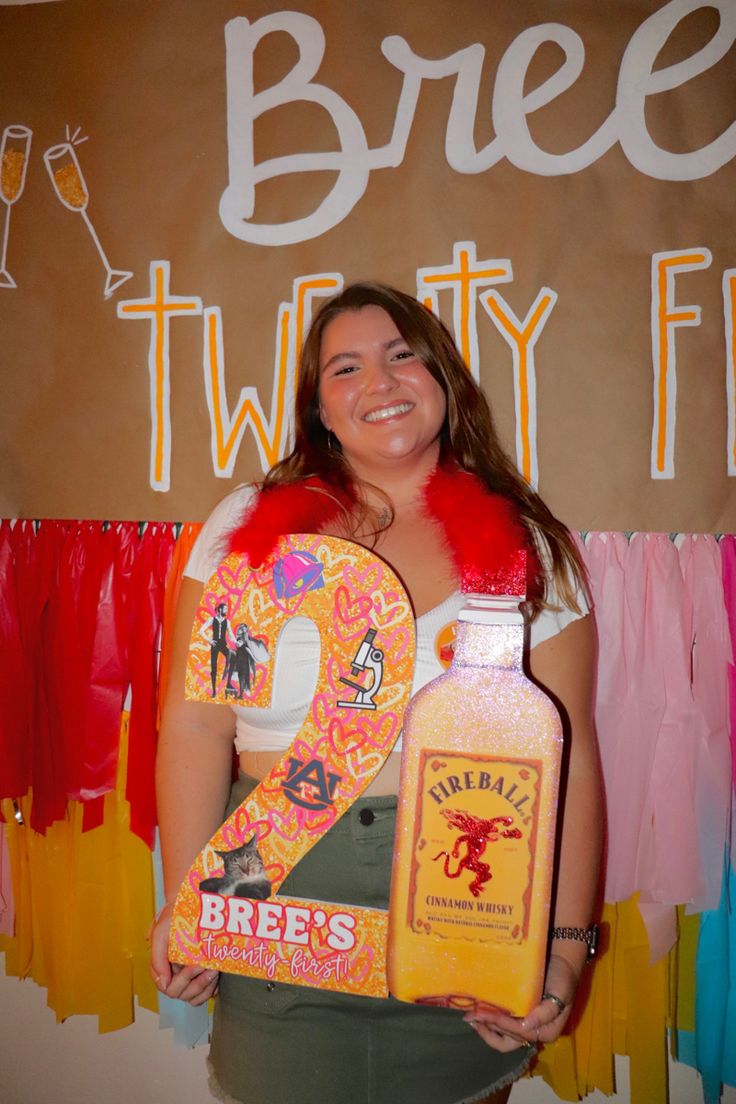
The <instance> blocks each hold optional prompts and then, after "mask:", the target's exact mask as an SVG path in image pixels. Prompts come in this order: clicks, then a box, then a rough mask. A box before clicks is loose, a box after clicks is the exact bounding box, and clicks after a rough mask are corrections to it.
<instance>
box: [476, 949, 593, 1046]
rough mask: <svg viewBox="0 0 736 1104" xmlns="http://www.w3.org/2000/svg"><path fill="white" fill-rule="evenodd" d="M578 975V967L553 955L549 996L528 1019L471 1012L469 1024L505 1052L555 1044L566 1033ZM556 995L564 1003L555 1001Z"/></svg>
mask: <svg viewBox="0 0 736 1104" xmlns="http://www.w3.org/2000/svg"><path fill="white" fill-rule="evenodd" d="M577 984H578V976H577V973H576V971H575V969H574V967H573V966H572V965H571V964H570V963H569V962H568V961H567V959H565V958H563V957H562V956H561V955H555V954H552V955H550V957H549V963H548V965H547V976H546V978H545V982H544V992H545V993H546V994H549V995H548V996H547V998H546V999H542V1000H541V1001H540V1002H539V1004H538V1005H537V1007H536V1008H534V1009H532V1011H531V1012H530V1013H529V1015H528V1016H526V1018H525V1019H523V1020H521V1019H518V1018H517V1017H516V1016H507V1015H505V1014H504V1013H503V1012H471V1013H470V1014H469V1015H467V1016H466V1017H465V1021H466V1023H469V1024H470V1026H471V1027H472V1028H473V1029H474V1030H475V1031H476V1032H477V1033H478V1035H479V1036H480V1037H481V1039H482V1040H483V1042H484V1043H487V1044H488V1046H489V1047H492V1048H493V1049H494V1050H499V1051H501V1052H503V1053H505V1052H507V1051H510V1050H516V1049H517V1048H518V1047H520V1046H529V1047H533V1046H537V1045H538V1044H540V1043H552V1042H554V1040H555V1039H557V1038H558V1036H559V1035H560V1034H561V1033H562V1029H563V1027H564V1026H565V1024H566V1023H567V1020H568V1018H569V1016H570V1011H571V1009H572V1003H573V1001H574V999H575V990H576V989H577ZM550 995H554V996H555V997H557V998H558V1000H559V1001H561V1002H562V1003H563V1004H564V1008H560V1005H559V1004H558V1003H557V1001H555V1000H551V999H550Z"/></svg>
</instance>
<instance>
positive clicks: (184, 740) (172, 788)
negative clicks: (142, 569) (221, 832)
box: [151, 578, 235, 1004]
mask: <svg viewBox="0 0 736 1104" xmlns="http://www.w3.org/2000/svg"><path fill="white" fill-rule="evenodd" d="M202 589H203V587H202V584H201V583H199V582H197V581H196V580H195V579H189V578H185V579H183V581H182V586H181V592H180V595H179V602H178V604H177V609H176V620H175V623H174V633H173V638H172V654H171V669H170V676H169V682H168V689H167V693H166V700H165V702H164V709H163V716H162V722H161V732H160V734H159V740H158V751H157V755H156V798H157V805H158V819H159V829H160V836H161V854H162V857H163V867H164V890H165V894H166V904H165V906H164V908H163V909H162V910H161V913H160V914H159V916H158V917H157V918H156V920H155V921H154V924H153V925H152V928H151V974H152V976H153V978H154V981H155V982H156V985H157V986H158V988H159V989H161V991H162V992H166V994H167V995H168V996H171V997H179V998H180V999H181V1000H186V1001H189V1002H190V1003H191V1004H202V1003H203V1002H204V1001H206V1000H208V998H209V997H210V996H212V994H213V993H214V991H215V989H216V987H217V979H218V976H219V975H218V974H217V973H216V972H215V971H212V970H202V969H201V967H193V966H186V967H183V968H182V967H180V966H176V965H175V966H173V967H172V966H171V964H170V963H169V959H168V951H167V947H168V938H169V926H170V923H171V913H172V910H173V906H174V902H175V900H176V894H177V892H178V889H179V886H180V884H181V882H182V880H183V879H184V877H185V875H186V873H187V871H188V870H189V867H190V866H191V864H192V862H193V861H194V859H195V858H196V857H197V855H198V854H199V852H200V851H201V850H202V848H203V847H204V845H205V844H206V843H207V842H208V841H209V840H210V839H211V838H212V836H213V835H214V834H215V832H216V831H217V829H218V828H219V827H220V825H221V824H222V822H223V819H224V816H225V807H226V805H227V800H228V794H229V791H230V777H231V767H232V748H233V733H234V729H235V718H234V714H233V712H232V710H231V709H230V708H229V707H228V706H225V705H214V704H212V705H210V704H209V703H206V702H191V701H185V699H184V673H185V670H186V660H187V653H188V650H189V640H190V637H191V632H192V625H193V623H194V615H195V612H196V610H197V606H198V605H199V601H200V598H201V596H202Z"/></svg>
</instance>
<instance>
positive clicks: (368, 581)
mask: <svg viewBox="0 0 736 1104" xmlns="http://www.w3.org/2000/svg"><path fill="white" fill-rule="evenodd" d="M384 574H385V572H384V568H383V565H382V564H380V563H372V564H369V565H368V566H367V567H366V568H364V569H363V571H358V569H357V568H356V567H355V566H354V564H348V565H347V566H346V567H345V569H344V571H343V576H342V577H343V579H344V580H345V582H346V584H347V585H348V586H349V587H350V590H351V591H353V592H354V593H357V594H366V595H368V594H373V592H374V590H376V589H377V588H378V587H380V585H381V581H382V579H383V576H384Z"/></svg>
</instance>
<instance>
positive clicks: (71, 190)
mask: <svg viewBox="0 0 736 1104" xmlns="http://www.w3.org/2000/svg"><path fill="white" fill-rule="evenodd" d="M76 133H77V132H75V134H74V135H72V137H71V139H70V140H69V141H66V142H61V143H60V144H59V145H58V146H51V147H50V148H49V149H47V150H46V152H45V153H44V155H43V159H44V162H45V163H46V168H47V170H48V174H49V176H50V177H51V183H52V184H53V185H54V190H55V192H56V194H57V196H58V197H59V199H60V200H61V202H62V203H63V204H64V206H65V207H66V208H68V210H70V211H77V212H78V213H79V214H80V215H81V216H82V218H83V219H84V222H85V225H86V226H87V229H88V230H89V232H90V234H91V235H92V241H93V242H94V243H95V246H96V248H97V252H98V253H99V255H100V259H101V260H102V263H103V265H104V266H105V272H106V273H107V275H106V278H105V286H104V291H103V294H104V296H105V299H109V298H110V296H111V295H112V293H113V292H114V291H115V290H116V289H117V288H119V287H120V285H121V284H124V283H125V281H126V280H129V279H130V278H131V276H132V275H133V273H132V272H126V271H125V270H123V269H121V268H112V267H111V265H110V262H109V261H108V259H107V255H106V254H105V250H104V249H103V248H102V245H101V244H100V239H99V238H98V237H97V232H96V230H95V228H94V226H93V225H92V223H91V221H90V218H89V215H88V214H87V204H88V202H89V191H88V189H87V184H86V181H85V179H84V176H83V175H82V169H81V167H80V164H79V161H78V159H77V154H76V151H75V149H74V142H75V139H76ZM67 134H68V131H67ZM81 141H84V139H81ZM77 144H78V143H77Z"/></svg>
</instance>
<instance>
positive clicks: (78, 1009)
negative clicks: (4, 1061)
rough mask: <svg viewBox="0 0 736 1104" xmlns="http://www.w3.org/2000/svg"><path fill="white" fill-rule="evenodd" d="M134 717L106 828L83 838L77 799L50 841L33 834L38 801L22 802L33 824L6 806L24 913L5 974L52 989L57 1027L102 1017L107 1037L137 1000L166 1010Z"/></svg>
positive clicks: (19, 908)
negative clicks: (131, 790)
mask: <svg viewBox="0 0 736 1104" xmlns="http://www.w3.org/2000/svg"><path fill="white" fill-rule="evenodd" d="M128 720H129V718H128V714H123V716H122V723H121V729H120V754H119V762H118V772H117V781H116V788H115V790H114V791H113V792H112V793H109V794H107V795H106V797H105V810H104V814H105V815H104V821H103V824H102V825H101V826H100V827H99V828H95V829H93V830H92V831H90V832H83V831H82V817H83V812H84V808H83V805H82V804H81V803H80V802H70V803H69V807H68V810H67V815H66V817H65V819H64V820H62V821H58V822H57V823H55V824H53V825H52V826H51V827H50V828H49V829H48V831H47V833H46V835H45V836H42V835H39V834H38V833H36V832H34V831H32V829H31V828H30V827H28V824H29V820H30V804H31V798H30V795H29V796H27V797H25V798H23V799H22V801H21V802H20V806H21V811H22V813H23V816H24V819H25V825H24V826H20V825H18V824H17V823H16V822H15V820H14V819H13V816H12V806H11V803H10V802H8V801H6V802H4V803H3V813H4V815H5V817H6V820H7V825H6V828H7V837H8V846H9V849H10V859H11V866H12V869H13V892H14V895H15V910H16V917H15V936H14V937H12V938H11V937H9V936H4V937H0V950H4V951H5V955H6V972H7V973H8V974H10V975H13V976H16V977H31V978H33V980H34V981H36V982H37V983H38V984H39V985H43V986H46V987H47V988H48V1004H49V1007H51V1008H52V1009H53V1010H54V1012H55V1013H56V1018H57V1021H61V1020H64V1019H66V1017H67V1016H72V1015H80V1014H82V1015H96V1016H98V1018H99V1029H100V1031H114V1030H116V1029H118V1028H121V1027H126V1026H127V1025H128V1024H129V1023H131V1022H132V1021H133V1019H134V1010H133V997H134V996H136V997H137V998H138V1002H139V1003H140V1004H141V1005H142V1006H143V1007H144V1008H148V1009H150V1010H151V1011H156V1010H157V996H156V990H155V987H154V985H153V982H152V981H151V979H150V977H149V975H148V950H147V946H146V939H145V937H146V932H147V930H148V925H149V923H150V919H151V916H152V915H153V912H154V891H153V870H152V865H151V854H150V852H149V850H148V848H147V847H146V846H145V844H144V843H142V841H141V840H140V839H138V837H137V836H135V835H133V834H132V833H131V832H130V830H129V824H130V807H129V805H128V802H127V801H126V800H125V778H126V773H127V749H128Z"/></svg>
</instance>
